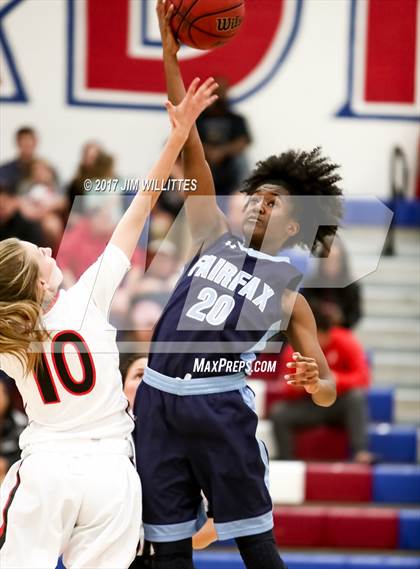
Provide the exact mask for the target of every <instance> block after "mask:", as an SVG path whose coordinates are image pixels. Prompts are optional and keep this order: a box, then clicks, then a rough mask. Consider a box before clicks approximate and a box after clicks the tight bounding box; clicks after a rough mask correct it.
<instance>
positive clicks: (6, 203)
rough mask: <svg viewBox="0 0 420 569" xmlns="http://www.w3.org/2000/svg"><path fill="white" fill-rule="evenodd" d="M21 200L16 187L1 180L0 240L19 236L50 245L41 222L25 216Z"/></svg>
mask: <svg viewBox="0 0 420 569" xmlns="http://www.w3.org/2000/svg"><path fill="white" fill-rule="evenodd" d="M20 201H21V198H19V197H18V195H17V193H16V190H15V189H14V188H12V187H11V186H8V185H6V184H5V183H3V182H0V240H2V239H8V238H9V237H17V238H18V239H22V240H23V241H30V242H31V243H35V245H38V246H39V247H48V246H49V245H50V243H49V242H48V239H47V238H46V236H45V235H44V232H43V229H42V226H41V223H40V222H38V221H34V220H31V219H28V218H27V217H25V215H24V214H23V213H22V212H21V211H20Z"/></svg>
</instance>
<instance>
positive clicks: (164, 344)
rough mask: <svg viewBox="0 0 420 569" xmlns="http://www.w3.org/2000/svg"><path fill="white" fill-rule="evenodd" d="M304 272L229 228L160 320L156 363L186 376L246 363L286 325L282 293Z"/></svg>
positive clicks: (198, 261) (201, 257)
mask: <svg viewBox="0 0 420 569" xmlns="http://www.w3.org/2000/svg"><path fill="white" fill-rule="evenodd" d="M300 279H301V274H300V273H299V271H298V270H297V269H296V268H295V267H293V266H292V265H291V264H290V262H289V260H288V259H286V258H282V257H272V256H271V255H266V254H264V253H261V252H259V251H255V250H253V249H248V248H246V247H245V246H244V245H243V244H242V242H241V240H240V239H239V238H238V237H235V236H234V235H232V234H231V233H225V234H223V235H222V236H221V237H220V238H219V239H217V240H216V241H215V242H214V243H213V244H212V245H211V246H210V247H209V248H208V249H206V250H205V251H202V252H201V253H200V254H198V255H197V256H196V257H195V258H194V259H193V260H192V261H191V263H190V264H189V265H188V266H187V268H186V269H185V271H184V272H183V274H182V276H181V278H180V279H179V281H178V283H177V285H176V287H175V290H174V292H173V293H172V295H171V298H170V299H169V301H168V304H167V305H166V307H165V309H164V311H163V313H162V316H161V318H160V320H159V322H158V323H157V324H156V327H155V331H154V334H153V338H152V347H151V353H150V356H149V367H150V368H152V369H154V370H155V371H158V372H160V373H162V374H165V375H169V376H171V377H181V378H183V377H185V375H186V374H191V375H192V376H193V377H209V376H218V375H219V376H220V375H229V374H232V373H237V372H240V371H246V367H247V366H249V361H250V360H252V359H253V357H254V356H253V354H254V352H258V351H261V350H262V349H264V346H265V344H266V341H267V340H268V339H269V338H270V337H272V336H274V335H276V334H277V333H278V331H279V330H280V329H282V326H281V321H282V319H283V314H282V310H281V299H282V295H283V293H284V292H285V290H286V289H289V290H295V289H296V288H297V286H298V284H299V281H300ZM246 362H248V363H246Z"/></svg>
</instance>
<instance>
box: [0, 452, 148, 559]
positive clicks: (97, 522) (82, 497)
mask: <svg viewBox="0 0 420 569" xmlns="http://www.w3.org/2000/svg"><path fill="white" fill-rule="evenodd" d="M87 449H88V447H87V446H86V450H87ZM68 450H69V449H67V452H61V451H59V452H57V451H54V450H53V449H50V450H49V451H48V452H40V451H38V452H34V453H33V454H30V455H29V456H27V457H26V458H24V459H23V460H20V461H18V462H17V463H15V464H14V465H13V466H12V467H11V469H10V470H9V472H8V473H7V475H6V478H5V479H4V481H3V483H2V485H1V488H0V506H1V510H0V511H1V515H2V518H1V519H0V567H1V569H54V568H55V567H56V565H57V560H58V557H59V556H60V555H61V554H63V562H64V565H65V566H66V569H127V567H128V566H129V565H130V563H131V561H132V560H133V559H134V557H135V555H136V550H137V546H138V544H139V541H140V537H141V486H140V479H139V477H138V474H137V472H136V470H135V468H134V466H133V464H132V462H131V461H130V458H129V456H127V454H117V453H115V452H113V451H112V452H110V453H107V452H103V453H98V454H88V453H83V452H82V453H80V454H79V453H78V454H75V453H73V452H68Z"/></svg>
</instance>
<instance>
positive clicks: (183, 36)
mask: <svg viewBox="0 0 420 569" xmlns="http://www.w3.org/2000/svg"><path fill="white" fill-rule="evenodd" d="M172 4H173V5H174V8H175V10H174V14H173V16H172V19H171V27H172V30H173V32H174V34H175V37H176V38H177V39H178V40H179V41H180V42H181V43H183V44H185V45H189V46H191V47H195V48H196V49H212V48H215V47H218V46H220V45H223V44H225V43H227V42H228V41H229V40H231V39H232V38H234V37H235V35H236V34H237V33H238V31H239V29H240V27H241V25H242V22H243V19H244V14H245V3H244V1H243V0H242V1H241V0H172Z"/></svg>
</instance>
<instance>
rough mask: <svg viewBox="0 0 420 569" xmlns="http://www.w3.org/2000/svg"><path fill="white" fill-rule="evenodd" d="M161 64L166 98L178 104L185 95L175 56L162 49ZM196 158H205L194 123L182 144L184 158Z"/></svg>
mask: <svg viewBox="0 0 420 569" xmlns="http://www.w3.org/2000/svg"><path fill="white" fill-rule="evenodd" d="M163 65H164V68H165V79H166V89H167V92H168V99H169V100H170V101H171V103H172V104H174V105H178V104H179V102H180V101H182V99H183V98H184V96H185V84H184V80H183V79H182V74H181V69H180V67H179V62H178V58H177V56H176V55H174V54H171V53H166V52H165V51H164V53H163ZM198 158H201V159H202V160H205V156H204V150H203V145H202V143H201V139H200V136H199V134H198V130H197V127H196V126H195V124H194V125H193V126H192V128H191V130H190V134H189V136H188V138H187V141H186V143H185V146H184V160H187V161H188V160H197V159H198Z"/></svg>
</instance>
